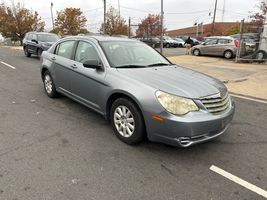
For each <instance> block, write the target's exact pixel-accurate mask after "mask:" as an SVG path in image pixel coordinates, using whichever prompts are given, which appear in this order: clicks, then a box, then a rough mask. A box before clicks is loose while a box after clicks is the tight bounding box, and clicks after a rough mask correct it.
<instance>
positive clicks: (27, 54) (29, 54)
mask: <svg viewBox="0 0 267 200" xmlns="http://www.w3.org/2000/svg"><path fill="white" fill-rule="evenodd" d="M24 54H25V56H26V57H28V58H29V57H31V55H32V54H31V53H29V52H28V47H27V46H26V47H24Z"/></svg>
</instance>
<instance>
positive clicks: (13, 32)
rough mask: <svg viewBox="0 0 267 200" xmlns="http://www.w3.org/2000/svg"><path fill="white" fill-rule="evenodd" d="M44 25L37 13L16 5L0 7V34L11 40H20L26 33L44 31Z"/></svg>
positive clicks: (2, 5)
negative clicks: (13, 6)
mask: <svg viewBox="0 0 267 200" xmlns="http://www.w3.org/2000/svg"><path fill="white" fill-rule="evenodd" d="M44 26H45V23H44V22H43V21H42V20H41V17H39V15H38V13H37V12H36V11H35V12H34V11H32V10H29V9H27V8H24V7H22V6H21V5H20V4H17V6H16V7H15V8H13V9H12V8H10V7H7V6H5V5H4V4H1V5H0V33H1V34H2V35H3V36H4V37H7V38H11V39H12V40H15V41H17V40H19V41H20V42H21V43H22V40H23V38H24V36H25V34H26V33H27V32H30V31H44Z"/></svg>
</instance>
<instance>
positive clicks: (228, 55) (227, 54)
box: [223, 50, 234, 59]
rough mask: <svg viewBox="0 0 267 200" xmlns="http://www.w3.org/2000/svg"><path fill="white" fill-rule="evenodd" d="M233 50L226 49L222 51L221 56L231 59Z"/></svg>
mask: <svg viewBox="0 0 267 200" xmlns="http://www.w3.org/2000/svg"><path fill="white" fill-rule="evenodd" d="M233 55H234V54H233V52H232V51H231V50H226V51H225V52H224V53H223V57H224V58H226V59H231V58H232V57H233Z"/></svg>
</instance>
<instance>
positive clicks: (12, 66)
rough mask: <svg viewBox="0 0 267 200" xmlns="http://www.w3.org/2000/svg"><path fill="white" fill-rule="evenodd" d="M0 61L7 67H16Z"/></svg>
mask: <svg viewBox="0 0 267 200" xmlns="http://www.w3.org/2000/svg"><path fill="white" fill-rule="evenodd" d="M0 63H1V64H3V65H5V66H7V67H9V68H11V69H16V67H14V66H12V65H10V64H7V63H5V62H3V61H0Z"/></svg>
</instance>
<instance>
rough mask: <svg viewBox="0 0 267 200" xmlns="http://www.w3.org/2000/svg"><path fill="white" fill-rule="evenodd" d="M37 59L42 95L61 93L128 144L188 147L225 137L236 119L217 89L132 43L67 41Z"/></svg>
mask: <svg viewBox="0 0 267 200" xmlns="http://www.w3.org/2000/svg"><path fill="white" fill-rule="evenodd" d="M42 58H43V59H42V63H41V76H42V80H43V83H44V89H45V92H46V94H47V95H48V96H49V97H51V98H54V97H56V96H57V94H58V93H61V94H63V95H66V96H67V97H69V98H71V99H73V100H75V101H77V102H79V103H81V104H83V105H85V106H87V107H89V108H91V109H93V110H94V111H96V112H98V113H100V114H101V115H103V116H105V118H106V119H108V120H110V122H111V125H112V127H113V129H114V132H115V135H116V136H117V137H118V138H119V139H120V140H121V141H123V142H125V143H127V144H136V143H138V142H141V141H142V140H143V139H144V138H146V137H147V138H148V139H149V140H151V141H157V142H163V143H166V144H170V145H174V146H182V147H188V146H191V145H193V144H197V143H201V142H205V141H208V140H211V139H213V138H215V137H217V136H219V135H221V134H223V133H224V132H225V130H226V129H227V128H228V127H229V124H230V122H231V120H232V118H233V115H234V110H235V106H234V102H233V100H232V98H231V97H230V96H229V94H228V91H227V88H226V87H225V86H224V84H223V83H222V82H220V81H219V80H217V79H214V78H212V77H210V76H206V75H204V74H202V73H198V72H196V71H193V70H190V69H186V68H184V67H180V66H177V65H174V64H172V63H171V62H170V61H169V60H167V59H166V58H165V57H163V56H162V55H161V54H159V53H158V52H157V51H156V50H155V49H153V48H151V47H149V46H148V45H146V44H144V43H143V42H140V41H137V40H131V39H124V38H114V37H103V36H86V37H72V38H65V39H61V40H60V41H58V42H57V43H55V44H54V45H53V46H52V47H51V48H50V49H49V50H48V51H46V52H43V54H42ZM99 134H101V133H99Z"/></svg>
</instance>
